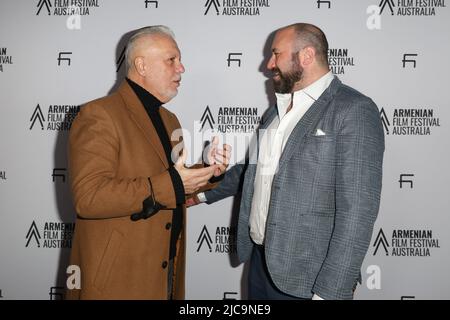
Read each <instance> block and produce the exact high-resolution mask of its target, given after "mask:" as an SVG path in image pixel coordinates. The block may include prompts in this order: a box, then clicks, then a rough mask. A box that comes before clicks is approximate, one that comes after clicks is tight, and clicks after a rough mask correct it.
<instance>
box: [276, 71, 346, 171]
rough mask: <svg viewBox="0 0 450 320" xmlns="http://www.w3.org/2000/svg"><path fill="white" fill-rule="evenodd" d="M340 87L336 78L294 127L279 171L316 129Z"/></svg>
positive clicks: (282, 155) (339, 82)
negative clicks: (309, 133) (307, 135)
mask: <svg viewBox="0 0 450 320" xmlns="http://www.w3.org/2000/svg"><path fill="white" fill-rule="evenodd" d="M340 85H341V81H340V80H339V79H338V78H337V77H336V78H334V79H333V81H332V82H331V84H330V86H329V87H328V88H327V89H326V90H325V92H324V93H323V94H322V95H321V96H320V97H319V99H317V101H315V102H314V103H313V104H312V105H311V107H310V108H309V109H308V111H307V112H306V113H305V114H304V116H303V117H302V118H301V119H300V121H299V122H298V123H297V125H296V126H295V127H294V130H292V133H291V135H290V136H289V138H288V141H287V142H286V146H285V148H284V150H283V153H282V154H281V157H280V163H279V171H281V170H282V169H283V167H284V166H285V165H286V163H287V162H288V161H289V159H290V158H291V156H292V154H293V153H294V151H295V150H297V149H298V148H299V147H300V146H301V144H302V142H303V139H304V138H305V136H306V134H307V133H308V132H310V131H311V130H313V129H314V126H315V125H316V123H317V121H318V120H319V119H320V118H321V116H322V114H323V113H324V111H325V110H326V109H327V107H328V106H329V103H330V101H331V99H332V98H333V96H334V94H335V93H336V91H337V89H338V88H339V87H340Z"/></svg>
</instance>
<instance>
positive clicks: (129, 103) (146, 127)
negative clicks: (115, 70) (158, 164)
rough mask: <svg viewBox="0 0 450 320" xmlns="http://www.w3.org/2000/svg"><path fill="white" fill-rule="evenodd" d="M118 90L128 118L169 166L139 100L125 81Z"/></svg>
mask: <svg viewBox="0 0 450 320" xmlns="http://www.w3.org/2000/svg"><path fill="white" fill-rule="evenodd" d="M118 91H119V94H120V95H121V96H122V98H123V100H124V101H125V106H126V107H127V108H128V110H129V111H130V118H131V119H132V120H133V121H134V122H135V123H136V125H137V127H138V128H139V129H141V131H142V133H143V135H144V136H145V138H147V140H148V142H149V143H150V145H151V146H152V147H153V149H154V150H155V152H156V154H157V155H158V157H159V158H160V159H161V161H162V163H163V164H164V166H165V167H166V169H167V168H169V164H168V162H167V158H166V155H165V152H164V148H163V146H162V144H161V141H160V139H159V136H158V133H157V132H156V129H155V127H154V126H153V124H152V122H151V121H150V119H149V117H148V114H147V112H146V111H145V108H144V106H143V105H142V103H141V102H140V101H139V98H138V97H137V96H136V94H135V93H134V92H133V90H132V89H131V87H130V86H129V85H128V83H127V82H126V81H123V82H122V84H121V85H120V87H119V90H118Z"/></svg>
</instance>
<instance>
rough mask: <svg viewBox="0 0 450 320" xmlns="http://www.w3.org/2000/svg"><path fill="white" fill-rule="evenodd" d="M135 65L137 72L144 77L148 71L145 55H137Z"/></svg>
mask: <svg viewBox="0 0 450 320" xmlns="http://www.w3.org/2000/svg"><path fill="white" fill-rule="evenodd" d="M134 67H135V69H136V72H137V73H138V74H139V75H140V76H142V77H144V76H145V73H146V71H147V70H146V69H147V68H146V65H145V60H144V58H143V57H136V58H135V59H134Z"/></svg>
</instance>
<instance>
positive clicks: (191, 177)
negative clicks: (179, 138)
mask: <svg viewBox="0 0 450 320" xmlns="http://www.w3.org/2000/svg"><path fill="white" fill-rule="evenodd" d="M186 158H187V151H186V149H183V153H182V155H181V157H179V158H178V160H177V162H176V163H175V166H174V167H175V169H176V170H177V171H178V174H179V175H180V178H181V181H183V186H184V192H185V193H186V194H191V193H194V192H195V191H197V190H198V189H200V188H201V187H203V186H205V185H206V184H207V183H208V180H209V179H211V177H212V175H213V174H214V171H215V170H216V169H217V168H218V165H212V166H209V167H205V168H201V169H189V168H186V166H185V163H186Z"/></svg>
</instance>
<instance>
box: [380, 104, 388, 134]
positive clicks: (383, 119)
mask: <svg viewBox="0 0 450 320" xmlns="http://www.w3.org/2000/svg"><path fill="white" fill-rule="evenodd" d="M380 118H381V123H382V124H383V128H384V131H385V132H386V134H389V127H390V126H391V123H390V122H389V118H388V117H387V115H386V111H384V108H381V110H380Z"/></svg>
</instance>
